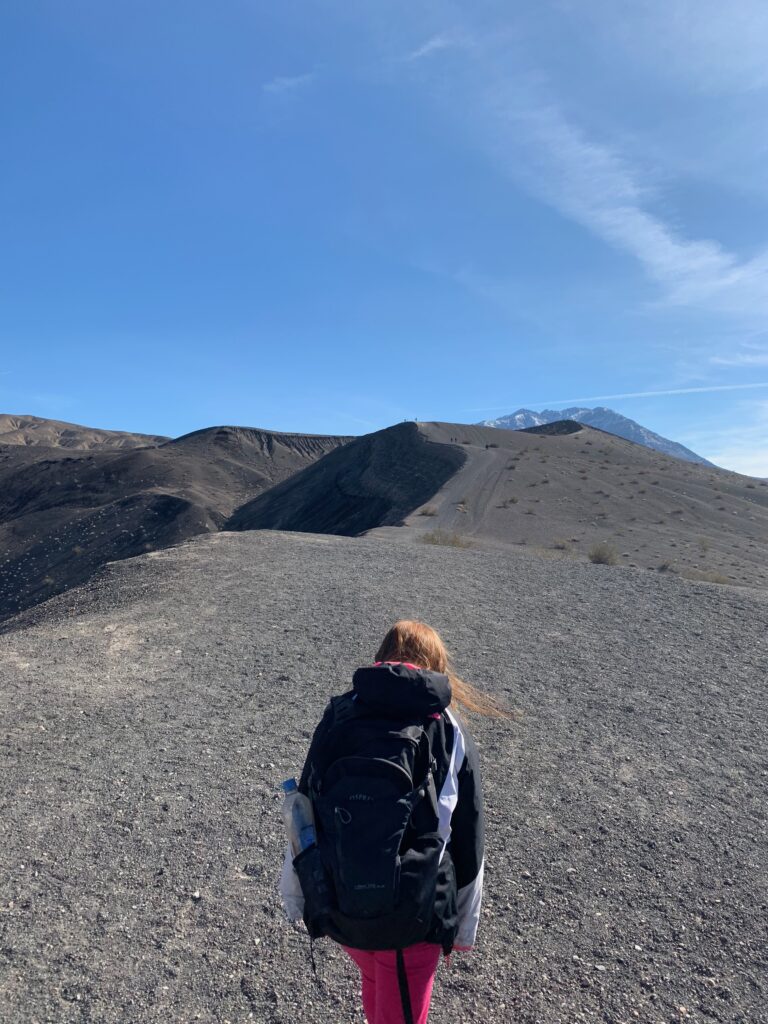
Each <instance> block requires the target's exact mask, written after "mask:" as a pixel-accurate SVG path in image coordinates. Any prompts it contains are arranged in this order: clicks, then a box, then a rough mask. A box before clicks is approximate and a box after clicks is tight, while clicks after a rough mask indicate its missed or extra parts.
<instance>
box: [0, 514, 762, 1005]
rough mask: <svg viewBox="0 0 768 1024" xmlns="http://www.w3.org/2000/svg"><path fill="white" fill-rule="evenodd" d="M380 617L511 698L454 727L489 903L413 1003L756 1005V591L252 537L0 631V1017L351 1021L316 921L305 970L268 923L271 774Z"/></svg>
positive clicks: (601, 570)
mask: <svg viewBox="0 0 768 1024" xmlns="http://www.w3.org/2000/svg"><path fill="white" fill-rule="evenodd" d="M399 616H409V617H411V616H412V617H418V618H422V619H425V620H426V621H428V622H431V623H433V624H434V625H435V626H436V627H437V628H438V629H440V630H441V631H442V633H443V634H444V636H445V638H446V640H447V641H448V642H449V643H450V645H451V647H452V648H453V651H454V653H455V656H456V660H457V663H458V669H459V671H460V672H461V673H462V674H463V675H465V676H466V677H467V678H469V679H472V680H473V681H474V682H476V683H477V684H478V685H479V686H481V687H483V688H485V689H487V690H489V691H491V692H493V693H494V694H496V695H497V696H498V697H499V698H500V699H502V700H504V701H506V702H508V703H509V704H511V705H513V706H516V707H518V708H520V709H521V711H522V713H523V717H522V720H521V721H520V722H517V723H508V722H504V721H495V720H490V719H481V718H478V717H477V716H472V718H471V719H470V727H471V730H472V732H473V734H474V735H475V737H476V739H477V741H478V744H479V751H480V758H481V763H482V767H483V777H484V783H485V792H486V802H487V819H488V849H487V875H486V895H485V902H484V909H483V916H482V924H481V930H480V934H479V942H478V946H477V949H476V950H475V951H474V952H473V953H472V954H469V955H461V954H455V955H454V956H453V958H452V962H451V965H450V967H446V965H444V964H443V965H441V967H440V969H439V972H438V979H437V985H436V991H435V998H434V1005H433V1011H432V1015H431V1017H430V1019H431V1020H433V1021H434V1022H435V1024H440V1022H446V1024H447V1022H449V1021H450V1022H452V1024H456V1022H459V1021H460V1022H464V1021H467V1022H474V1021H477V1022H484V1024H508V1022H509V1021H514V1022H521V1024H577V1022H587V1021H588V1022H599V1024H606V1022H611V1024H619V1022H633V1021H638V1022H640V1024H657V1022H665V1024H666V1022H670V1024H671V1022H673V1021H674V1022H677V1024H682V1022H683V1021H696V1022H704V1021H707V1022H709V1021H714V1022H717V1021H719V1022H721V1024H735V1022H741V1024H765V1022H766V1021H767V1020H768V1014H767V1012H766V1006H767V1005H768V991H766V989H767V986H766V978H767V977H768V971H767V969H766V968H767V967H768V965H767V963H766V950H767V949H768V942H767V941H766V939H767V935H766V921H767V920H768V916H767V913H766V911H767V910H768V908H767V906H766V895H765V878H766V874H767V873H768V846H767V845H766V837H765V826H766V806H767V805H768V762H766V749H768V712H767V710H766V702H765V693H764V687H765V679H766V674H768V660H767V658H766V635H768V603H767V601H766V595H765V594H764V593H763V592H761V591H746V590H740V591H738V590H735V589H732V588H728V587H714V586H711V585H708V584H696V583H690V582H687V581H684V580H680V579H678V578H676V577H674V576H670V575H669V574H664V575H658V574H651V573H640V572H637V573H633V572H622V571H620V570H617V569H611V568H609V567H603V566H593V565H589V564H585V563H569V562H550V561H545V560H543V559H540V558H535V557H532V556H530V555H529V554H528V553H527V552H525V551H523V550H520V551H517V552H514V551H501V550H500V551H493V552H483V551H478V550H458V549H453V548H442V547H430V546H428V545H420V544H419V545H412V546H407V545H401V544H387V543H383V542H381V541H380V540H374V539H368V538H364V539H349V538H342V537H329V536H316V535H307V534H280V533H276V532H255V533H240V534H227V533H218V534H209V535H207V536H204V537H198V538H195V539H193V540H192V541H189V542H187V543H185V544H183V545H179V546H177V547H174V548H170V549H167V550H164V551H160V552H153V553H151V554H149V555H145V556H143V557H140V558H136V559H129V560H127V561H122V562H118V563H115V564H113V565H110V566H108V567H106V568H104V569H102V570H101V572H100V573H99V574H98V576H97V577H95V578H94V579H93V580H92V581H91V582H90V583H88V584H87V585H86V586H84V587H82V588H79V589H77V590H72V591H70V592H69V593H68V594H65V595H62V596H60V597H57V598H54V599H53V600H52V601H50V602H48V603H46V604H44V605H40V606H38V607H36V608H34V609H30V610H29V611H27V612H25V613H24V614H22V615H21V616H19V617H18V618H17V619H15V620H11V622H9V623H6V625H5V635H2V636H0V666H2V670H1V671H0V706H2V708H3V732H2V735H1V736H0V809H2V821H3V840H2V863H3V870H2V872H0V1018H2V1020H3V1022H4V1024H31V1022H33V1021H39V1022H43V1021H45V1022H49V1021H51V1022H54V1021H55V1022H56V1024H82V1022H84V1021H87V1022H93V1024H96V1022H98V1024H126V1022H130V1024H166V1022H168V1021H174V1022H175V1021H184V1022H187V1021H189V1022H191V1021H194V1020H199V1021H202V1022H206V1024H207V1022H218V1024H224V1022H225V1021H230V1022H241V1021H247V1020H253V1021H256V1022H259V1024H261V1022H264V1024H277V1022H289V1021H290V1022H294V1021H301V1022H302V1024H329V1022H331V1024H353V1022H359V1021H360V1019H361V1015H360V1009H359V997H358V981H357V977H356V972H355V970H354V969H353V968H352V967H351V965H350V964H349V962H348V961H347V960H346V958H345V956H344V955H343V954H342V953H341V952H340V951H339V950H338V949H337V948H336V947H334V946H333V944H332V943H330V942H327V941H323V942H321V943H319V944H318V947H317V949H316V956H317V959H318V969H319V983H317V984H316V983H315V982H314V981H313V978H312V971H311V966H310V962H309V949H308V941H307V937H306V934H305V933H303V932H302V931H301V930H300V929H294V928H291V927H289V926H288V925H287V924H286V923H285V922H284V921H283V918H282V913H281V909H280V906H279V902H278V897H277V892H276V887H277V879H278V873H279V870H280V864H281V857H282V851H283V846H284V841H283V834H282V824H281V821H280V815H279V795H278V789H279V784H280V781H281V780H282V779H284V778H286V777H288V776H289V775H293V774H295V773H296V772H297V771H298V769H299V768H300V766H301V763H302V761H303V757H304V754H305V751H306V748H307V744H308V742H309V737H310V734H311V730H312V727H313V726H314V724H315V721H316V720H317V718H318V717H319V715H320V713H321V712H322V709H323V707H324V705H325V703H326V701H327V699H328V698H329V696H330V695H331V694H333V693H339V692H341V691H342V690H344V689H346V688H347V687H348V686H349V682H350V679H351V675H352V672H353V670H354V669H355V667H357V666H358V665H360V664H364V663H366V662H368V661H369V660H370V659H371V658H372V656H373V653H374V651H375V650H376V647H377V645H378V643H379V641H380V639H381V636H382V634H383V632H384V630H385V629H386V628H387V627H388V626H389V625H390V624H391V622H392V621H393V620H394V619H395V618H397V617H399ZM250 1014H252V1015H253V1016H252V1017H250V1016H249V1015H250Z"/></svg>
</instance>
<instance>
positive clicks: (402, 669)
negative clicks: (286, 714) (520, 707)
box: [280, 620, 506, 1024]
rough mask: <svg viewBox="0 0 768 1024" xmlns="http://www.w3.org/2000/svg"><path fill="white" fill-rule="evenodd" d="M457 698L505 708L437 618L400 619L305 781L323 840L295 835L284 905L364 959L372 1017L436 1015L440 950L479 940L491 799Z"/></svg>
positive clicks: (420, 1020)
mask: <svg viewBox="0 0 768 1024" xmlns="http://www.w3.org/2000/svg"><path fill="white" fill-rule="evenodd" d="M457 704H458V705H459V706H460V707H463V708H465V709H469V710H472V711H477V712H479V713H481V714H492V715H503V716H504V717H506V713H505V712H503V711H501V710H500V709H499V708H498V707H497V706H496V704H495V703H494V702H493V701H492V700H491V699H490V698H488V697H486V696H484V695H483V694H482V693H480V692H479V691H478V690H476V689H475V688H474V687H472V686H470V684H468V683H466V682H464V681H463V680H461V679H459V678H458V677H457V676H456V675H455V674H454V673H453V671H452V669H451V667H450V663H449V660H448V655H447V652H446V649H445V646H444V644H443V642H442V640H441V639H440V637H439V635H438V634H437V633H436V632H435V630H433V629H431V628H430V627H429V626H427V625H425V624H424V623H421V622H412V621H407V620H404V621H401V622H397V623H395V625H394V626H393V627H392V628H391V629H390V630H389V632H388V633H387V635H386V636H385V637H384V640H383V642H382V644H381V646H380V648H379V650H378V653H377V654H376V659H375V663H374V664H373V665H371V666H368V667H365V668H359V669H358V670H357V671H356V672H355V674H354V677H353V680H352V689H351V690H350V691H349V692H347V693H344V694H342V695H341V696H338V697H333V698H332V699H331V701H330V703H329V705H328V707H327V708H326V710H325V713H324V714H323V717H322V720H321V721H320V724H319V725H318V726H317V728H316V730H315V733H314V736H313V738H312V742H311V745H310V748H309V753H308V755H307V759H306V763H305V765H304V770H303V772H302V775H301V780H300V782H299V785H298V789H299V792H300V793H303V794H305V796H307V797H309V798H310V801H311V807H312V812H313V814H314V821H315V829H316V833H315V834H316V839H317V841H316V844H314V843H313V844H312V845H310V846H309V847H308V848H306V849H302V850H301V852H300V853H299V854H298V856H296V857H295V858H294V857H293V856H292V852H291V849H290V846H289V848H288V851H287V853H286V858H285V862H284V864H283V871H282V876H281V880H280V892H281V896H282V899H283V905H284V907H285V911H286V915H287V917H288V918H289V920H291V921H299V920H301V919H302V918H303V920H304V923H305V924H306V926H307V930H308V932H309V935H310V937H311V939H313V940H314V939H316V938H319V937H320V936H329V937H330V938H332V939H334V940H335V941H336V942H338V943H339V944H340V945H341V946H342V947H343V948H344V950H345V951H346V952H347V953H348V954H349V956H350V957H351V958H352V959H353V960H354V961H355V963H356V964H357V966H358V967H359V969H360V973H361V975H362V993H363V1009H364V1011H365V1016H366V1019H367V1021H368V1024H425V1022H426V1020H427V1015H428V1013H429V1003H430V999H431V995H432V986H433V982H434V978H435V973H436V971H437V966H438V963H439V960H440V953H441V952H443V953H444V954H445V956H446V957H448V955H449V954H450V953H451V951H452V950H461V951H462V952H464V951H468V950H470V949H471V948H472V946H473V945H474V943H475V937H476V935H477V928H478V922H479V917H480V902H481V897H482V886H483V856H484V826H483V800H482V790H481V785H480V769H479V763H478V756H477V751H476V748H475V745H474V743H473V741H472V739H471V737H470V735H469V733H468V731H467V727H466V725H465V723H464V721H463V719H462V718H460V717H459V714H458V713H457V712H456V711H455V710H454V708H455V706H456V705H457Z"/></svg>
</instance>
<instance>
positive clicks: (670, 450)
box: [481, 405, 712, 466]
mask: <svg viewBox="0 0 768 1024" xmlns="http://www.w3.org/2000/svg"><path fill="white" fill-rule="evenodd" d="M557 420H576V421H577V422H578V423H584V424H585V425H586V426H588V427H596V428H597V429H598V430H605V431H607V433H609V434H616V436H617V437H624V438H626V440H627V441H634V442H635V444H642V445H645V447H646V448H652V449H653V450H654V451H656V452H662V453H663V454H664V455H671V456H672V457H673V458H675V459H684V460H685V461H686V462H698V463H700V464H701V465H702V466H711V465H712V463H711V462H709V461H708V460H707V459H705V458H702V456H701V455H697V454H696V452H692V451H691V449H690V448H686V447H685V445H682V444H678V443H677V441H670V440H669V438H667V437H662V436H661V434H656V433H655V432H654V431H653V430H648V428H647V427H643V426H641V425H640V424H639V423H636V422H635V421H634V420H630V419H628V418H627V417H626V416H622V415H621V414H620V413H618V412H614V411H613V409H606V408H605V407H604V406H601V405H599V406H597V408H595V409H583V408H580V407H579V406H574V407H573V408H571V409H542V411H541V412H533V411H532V410H531V409H518V410H517V412H513V413H510V414H509V416H501V417H499V418H498V419H495V420H483V421H482V424H481V425H482V426H484V427H498V428H500V429H502V430H526V429H527V428H528V427H541V426H544V424H546V423H555V422H556V421H557Z"/></svg>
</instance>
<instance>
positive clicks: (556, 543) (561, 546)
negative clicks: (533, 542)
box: [552, 537, 571, 551]
mask: <svg viewBox="0 0 768 1024" xmlns="http://www.w3.org/2000/svg"><path fill="white" fill-rule="evenodd" d="M552 547H553V548H554V549H555V551H570V550H571V548H570V545H569V544H568V541H567V540H563V539H562V538H561V537H558V538H557V540H553V541H552Z"/></svg>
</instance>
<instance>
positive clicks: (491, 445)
mask: <svg viewBox="0 0 768 1024" xmlns="http://www.w3.org/2000/svg"><path fill="white" fill-rule="evenodd" d="M485 447H486V448H498V447H499V446H498V445H497V444H496V442H495V441H491V443H490V444H487V445H486V446H485Z"/></svg>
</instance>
